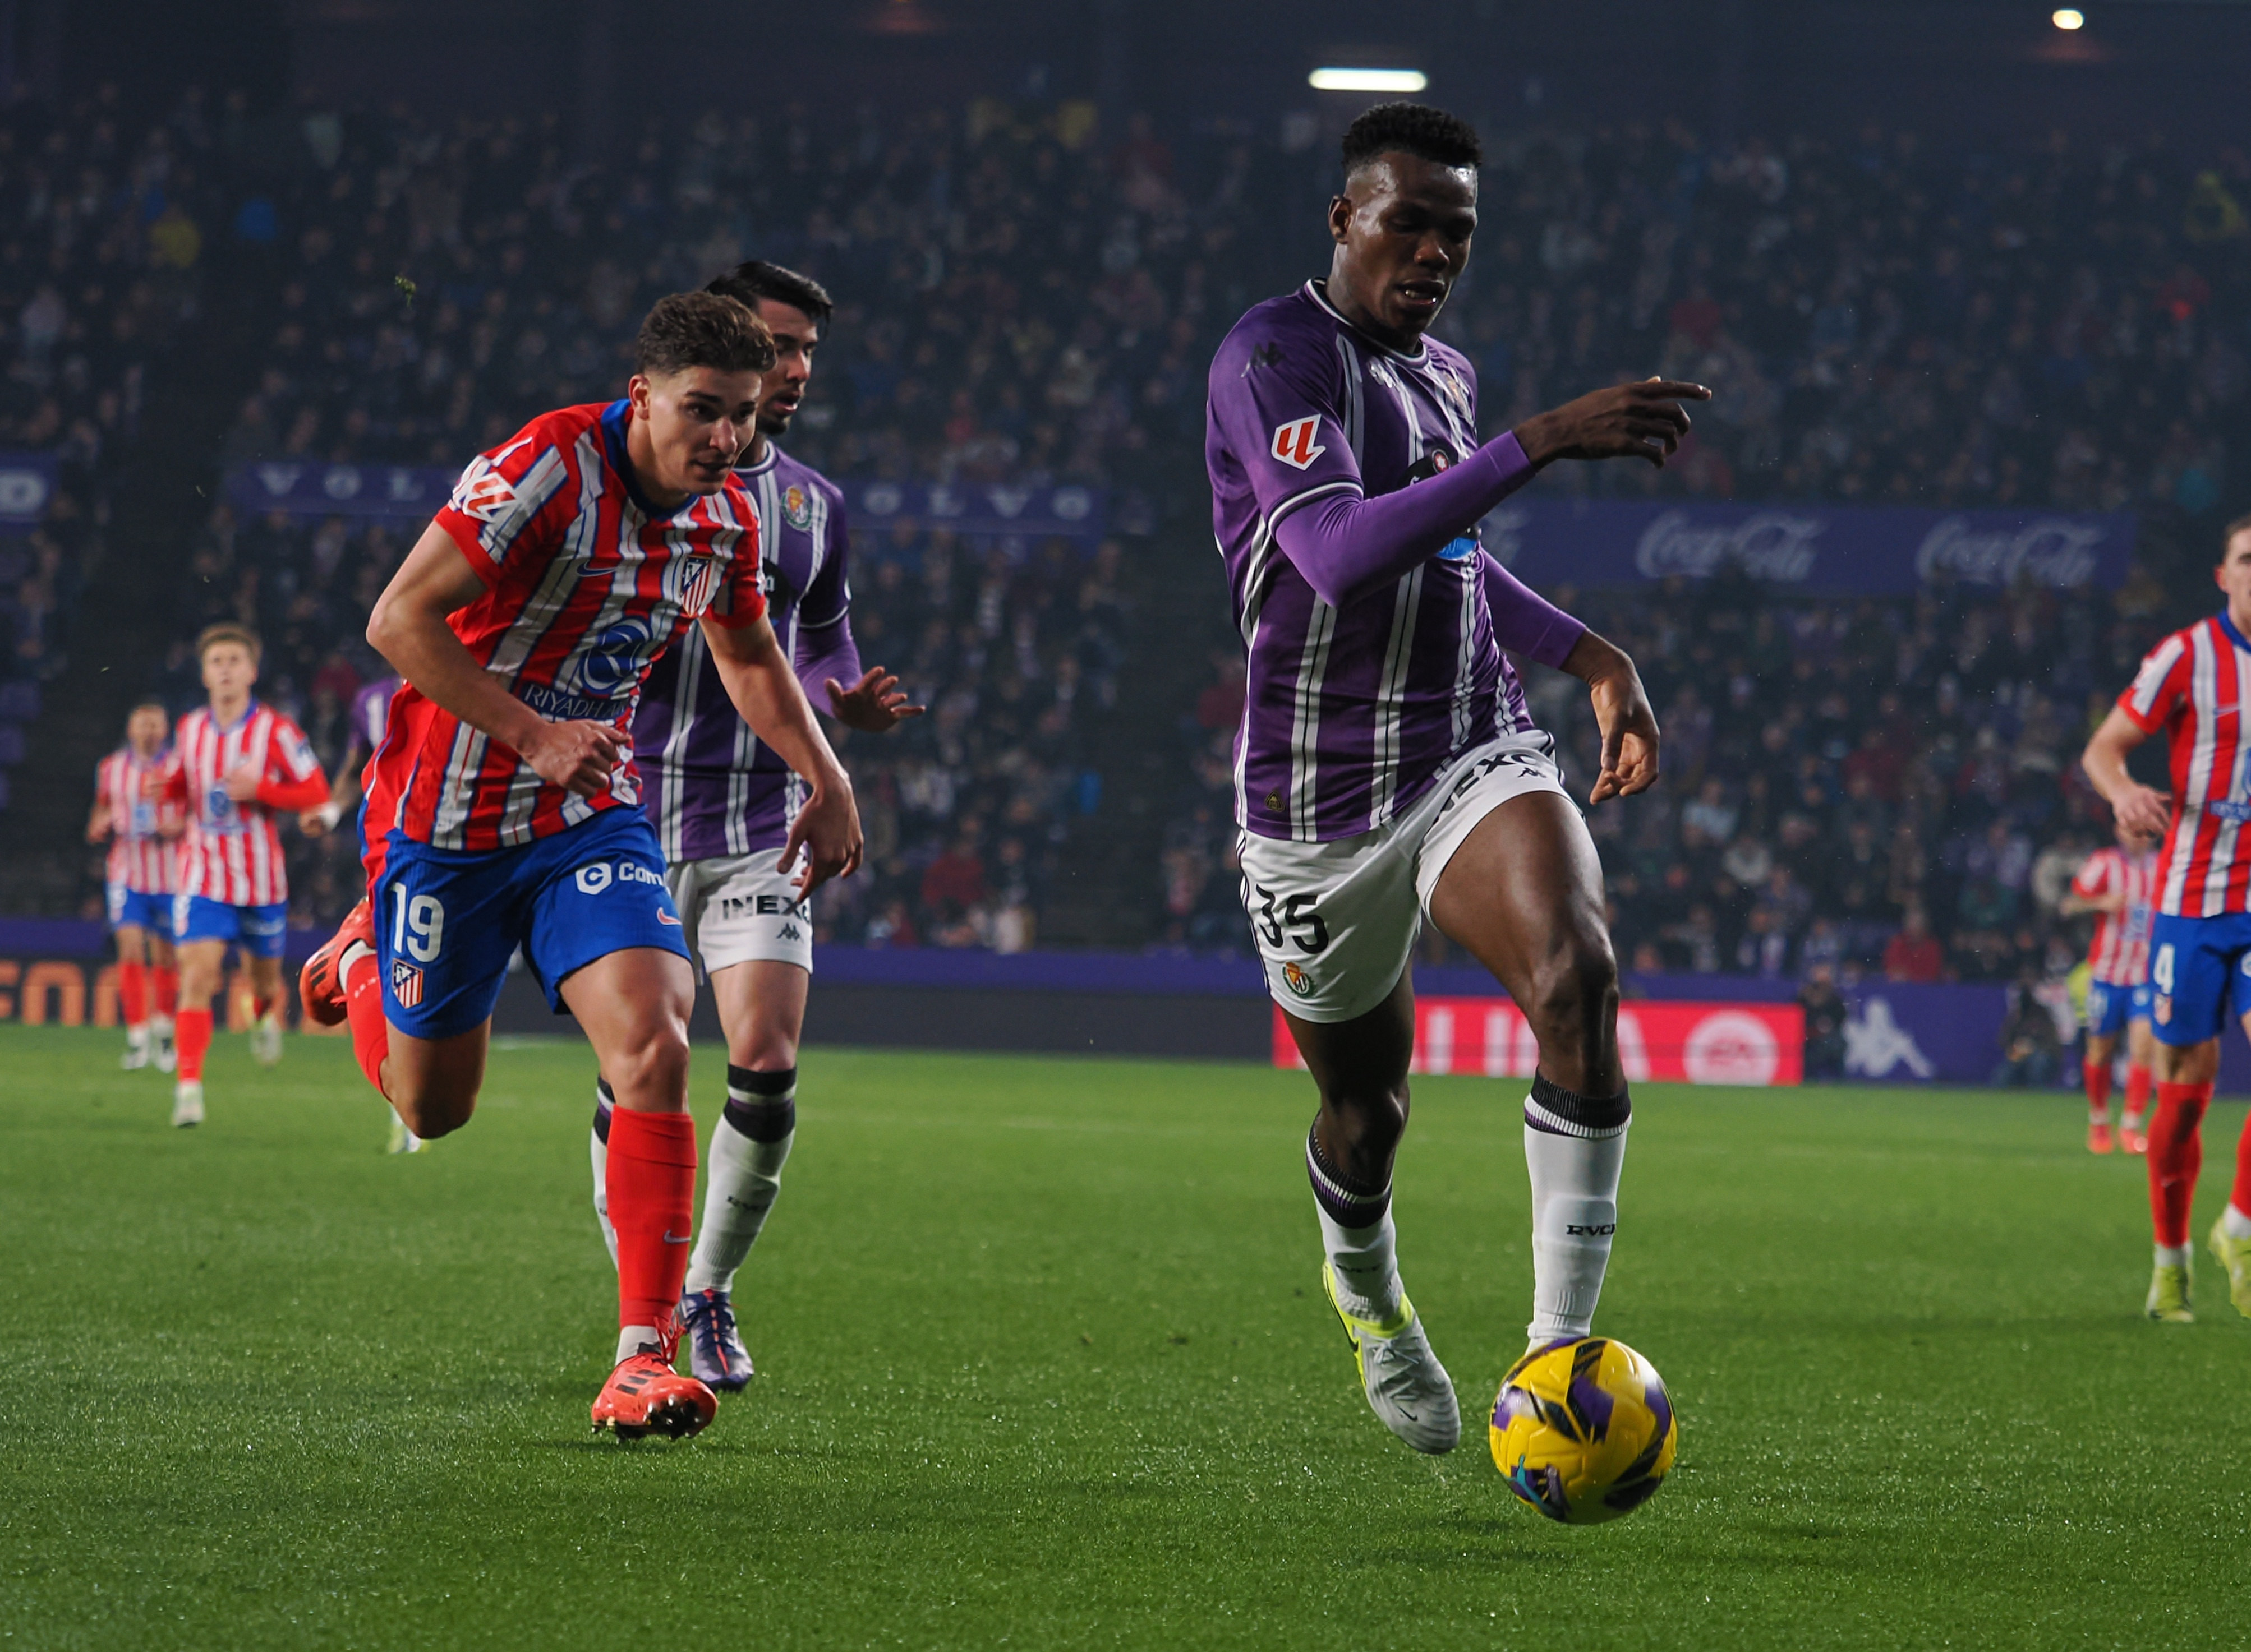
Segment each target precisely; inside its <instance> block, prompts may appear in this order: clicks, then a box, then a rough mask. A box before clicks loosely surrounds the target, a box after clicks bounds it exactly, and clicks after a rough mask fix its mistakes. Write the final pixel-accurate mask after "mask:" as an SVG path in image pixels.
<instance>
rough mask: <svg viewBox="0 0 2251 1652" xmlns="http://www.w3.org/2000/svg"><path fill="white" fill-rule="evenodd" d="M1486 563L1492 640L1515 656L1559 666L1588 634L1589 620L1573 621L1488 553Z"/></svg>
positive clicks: (1483, 556) (1483, 553) (1482, 553)
mask: <svg viewBox="0 0 2251 1652" xmlns="http://www.w3.org/2000/svg"><path fill="white" fill-rule="evenodd" d="M1478 555H1479V557H1480V558H1481V559H1482V560H1483V562H1484V563H1485V570H1484V571H1485V605H1486V608H1487V609H1488V610H1489V611H1490V612H1492V614H1493V640H1494V641H1495V642H1498V643H1499V644H1500V646H1502V647H1504V648H1506V649H1507V650H1508V652H1509V653H1513V654H1521V655H1523V656H1524V658H1526V659H1527V660H1538V661H1539V662H1540V663H1541V665H1543V666H1555V667H1561V666H1562V663H1563V662H1564V661H1565V660H1569V658H1570V657H1571V650H1572V649H1574V648H1576V647H1577V646H1579V639H1580V638H1582V637H1583V636H1585V635H1586V634H1587V625H1586V621H1584V620H1583V619H1573V618H1572V617H1571V616H1570V615H1569V614H1567V613H1565V612H1563V611H1562V609H1561V608H1558V607H1557V606H1556V605H1555V604H1554V603H1552V602H1549V601H1548V599H1547V598H1545V597H1543V596H1541V594H1540V593H1539V592H1538V591H1534V590H1533V589H1532V588H1531V587H1530V586H1528V585H1527V584H1525V583H1524V582H1523V581H1522V580H1520V579H1519V578H1518V577H1516V576H1515V575H1514V574H1512V573H1511V572H1509V571H1508V570H1507V569H1506V568H1504V567H1502V566H1501V565H1500V563H1499V561H1497V560H1496V559H1495V558H1494V556H1493V553H1492V552H1491V551H1489V550H1481V551H1479V553H1478Z"/></svg>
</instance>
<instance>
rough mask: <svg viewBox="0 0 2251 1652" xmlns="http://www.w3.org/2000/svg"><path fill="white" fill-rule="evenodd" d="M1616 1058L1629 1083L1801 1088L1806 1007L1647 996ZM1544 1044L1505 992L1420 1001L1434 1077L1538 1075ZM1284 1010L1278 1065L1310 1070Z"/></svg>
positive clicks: (1631, 1012) (1419, 1065)
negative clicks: (1503, 995) (1661, 999)
mask: <svg viewBox="0 0 2251 1652" xmlns="http://www.w3.org/2000/svg"><path fill="white" fill-rule="evenodd" d="M1617 1031H1618V1060H1619V1061H1620V1063H1621V1064H1622V1065H1623V1066H1624V1068H1625V1075H1626V1077H1627V1079H1628V1080H1629V1081H1632V1082H1652V1081H1654V1082H1666V1083H1675V1084H1684V1083H1685V1084H1744V1085H1760V1086H1763V1085H1770V1084H1797V1083H1801V1082H1804V1076H1805V1013H1804V1011H1803V1010H1800V1009H1799V1008H1798V1007H1797V1005H1795V1004H1682V1003H1669V1002H1659V1001H1657V1000H1654V999H1639V1000H1636V1001H1633V1002H1631V1003H1627V1004H1624V1005H1621V1006H1619V1007H1618V1019H1617ZM1539 1061H1540V1041H1539V1040H1537V1039H1535V1038H1534V1036H1533V1035H1532V1025H1531V1023H1530V1022H1528V1021H1527V1020H1525V1019H1524V1014H1523V1012H1522V1011H1520V1010H1519V1009H1518V1008H1517V1007H1516V1006H1515V1005H1514V1004H1513V1003H1511V1002H1510V1001H1509V1000H1508V999H1505V998H1418V999H1416V1000H1415V1060H1414V1065H1413V1067H1412V1068H1410V1069H1409V1070H1411V1071H1413V1072H1416V1073H1428V1074H1432V1075H1444V1074H1472V1075H1479V1076H1482V1077H1486V1078H1530V1077H1531V1076H1532V1073H1533V1069H1534V1068H1535V1067H1536V1066H1537V1065H1538V1064H1539ZM1305 1064H1306V1063H1305V1060H1304V1058H1303V1057H1301V1056H1300V1055H1299V1054H1298V1046H1297V1043H1296V1041H1295V1040H1292V1038H1291V1036H1290V1023H1289V1021H1288V1020H1286V1019H1285V1017H1284V1016H1283V1013H1282V1011H1281V1008H1280V1006H1276V1007H1275V1010H1274V1065H1275V1066H1277V1067H1285V1068H1303V1067H1304V1066H1305Z"/></svg>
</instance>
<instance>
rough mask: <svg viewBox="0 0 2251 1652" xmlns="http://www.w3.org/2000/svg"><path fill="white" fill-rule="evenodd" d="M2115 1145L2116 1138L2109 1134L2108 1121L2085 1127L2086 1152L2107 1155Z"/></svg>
mask: <svg viewBox="0 0 2251 1652" xmlns="http://www.w3.org/2000/svg"><path fill="white" fill-rule="evenodd" d="M2117 1144H2118V1143H2117V1138H2116V1137H2115V1136H2114V1135H2112V1134H2111V1130H2110V1124H2109V1120H2107V1119H2106V1120H2104V1121H2102V1123H2094V1124H2089V1125H2088V1127H2087V1151H2088V1152H2090V1153H2107V1152H2109V1151H2110V1150H2111V1149H2112V1148H2113V1147H2116V1145H2117Z"/></svg>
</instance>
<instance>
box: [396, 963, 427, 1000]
mask: <svg viewBox="0 0 2251 1652" xmlns="http://www.w3.org/2000/svg"><path fill="white" fill-rule="evenodd" d="M391 999H392V1001H393V1002H395V1003H396V1004H397V1005H398V1007H399V1008H400V1009H402V1010H411V1009H413V1008H414V1007H416V1006H418V1005H419V1004H420V1003H421V1002H422V971H420V970H419V969H418V968H416V967H415V966H414V965H413V964H409V963H408V962H407V961H406V960H405V959H404V958H394V959H392V960H391Z"/></svg>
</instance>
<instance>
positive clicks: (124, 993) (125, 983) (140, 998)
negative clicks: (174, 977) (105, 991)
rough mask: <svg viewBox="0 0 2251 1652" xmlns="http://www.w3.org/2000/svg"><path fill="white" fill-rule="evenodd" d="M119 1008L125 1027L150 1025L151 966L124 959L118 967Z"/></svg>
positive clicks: (133, 959) (138, 961) (131, 959)
mask: <svg viewBox="0 0 2251 1652" xmlns="http://www.w3.org/2000/svg"><path fill="white" fill-rule="evenodd" d="M117 1007H118V1009H119V1011H120V1012H121V1013H123V1015H124V1017H125V1025H126V1026H134V1027H140V1026H148V1025H149V966H148V965H147V964H143V963H142V962H141V961H140V960H139V959H138V958H123V959H121V960H119V963H118V965H117Z"/></svg>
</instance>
